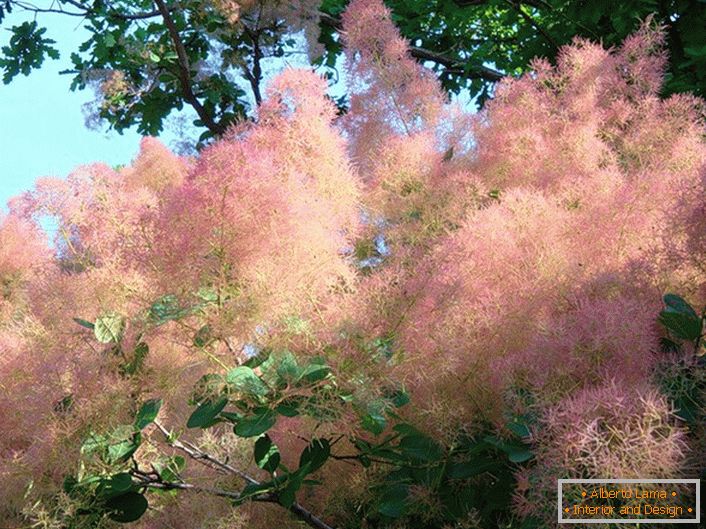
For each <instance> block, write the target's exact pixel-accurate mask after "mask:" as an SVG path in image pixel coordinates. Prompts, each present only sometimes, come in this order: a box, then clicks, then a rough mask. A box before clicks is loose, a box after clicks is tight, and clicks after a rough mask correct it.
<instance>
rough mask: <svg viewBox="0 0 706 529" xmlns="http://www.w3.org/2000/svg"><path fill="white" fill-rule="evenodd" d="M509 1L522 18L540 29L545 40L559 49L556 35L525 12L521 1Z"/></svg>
mask: <svg viewBox="0 0 706 529" xmlns="http://www.w3.org/2000/svg"><path fill="white" fill-rule="evenodd" d="M507 2H508V3H509V4H510V5H511V6H512V7H513V8H514V9H515V10H516V11H517V12H518V13H519V14H520V16H521V17H522V18H524V19H525V21H526V22H527V23H528V24H529V25H530V26H532V27H533V28H534V29H536V30H537V31H539V33H541V35H542V36H543V37H544V40H546V41H547V42H548V43H549V44H550V45H551V46H552V48H554V50H558V49H559V43H558V42H557V41H556V40H554V37H552V36H551V35H550V34H549V32H548V31H547V30H546V29H544V28H543V27H542V26H540V25H539V24H538V23H537V21H536V20H535V19H534V18H532V16H530V15H529V14H528V13H526V12H525V10H524V9H523V8H522V3H521V2H516V1H513V0H507Z"/></svg>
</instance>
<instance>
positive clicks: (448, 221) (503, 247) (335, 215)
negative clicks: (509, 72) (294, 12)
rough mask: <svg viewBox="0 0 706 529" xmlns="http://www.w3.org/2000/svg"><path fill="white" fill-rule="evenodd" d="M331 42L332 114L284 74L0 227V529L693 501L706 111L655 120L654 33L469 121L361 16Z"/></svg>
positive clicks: (365, 4)
mask: <svg viewBox="0 0 706 529" xmlns="http://www.w3.org/2000/svg"><path fill="white" fill-rule="evenodd" d="M66 4H68V3H66ZM70 4H72V5H73V6H74V7H75V8H80V6H76V5H75V4H80V2H75V3H74V2H71V3H70ZM189 5H190V4H189ZM214 5H215V4H214ZM493 5H495V4H493ZM100 6H103V4H100ZM155 6H156V7H155V8H156V9H157V10H159V11H160V12H161V11H163V10H164V8H165V7H168V6H166V4H164V3H162V2H155ZM244 6H245V4H239V3H230V2H222V3H219V5H218V9H219V11H218V12H219V13H221V14H220V15H219V16H221V17H223V16H224V15H223V13H229V14H230V17H231V18H230V19H229V20H230V22H231V23H234V24H236V25H237V24H238V23H240V22H239V21H242V20H245V16H246V15H245V14H244V13H246V12H248V11H247V10H246V7H247V6H245V7H244ZM140 7H142V8H147V7H148V6H147V5H145V6H142V5H141V6H140ZM275 7H277V8H278V9H279V8H281V7H282V6H281V5H280V4H277V5H276V6H275ZM101 8H104V9H110V8H108V7H105V6H103V7H101ZM67 9H68V7H67ZM95 9H98V7H96V8H95ZM175 9H176V10H177V11H178V12H177V13H175V14H174V16H175V17H176V18H175V20H176V21H177V22H175V24H177V30H178V28H179V26H178V24H184V25H185V24H186V20H187V19H186V18H181V19H180V18H179V17H183V16H184V15H183V13H184V12H181V11H179V9H178V8H175ZM168 11H169V10H168ZM106 13H107V12H106ZM169 13H172V11H169ZM180 13H181V14H180ZM339 15H340V20H339V22H337V24H340V28H341V29H340V34H341V35H342V44H343V45H344V48H343V49H344V52H343V53H345V63H344V64H345V70H346V76H347V82H346V86H347V88H348V90H349V94H348V96H347V103H346V106H347V110H346V112H345V113H341V112H340V108H339V107H338V106H337V104H336V102H334V101H332V99H331V98H330V97H328V96H327V95H326V89H327V82H326V79H324V78H322V77H320V76H319V75H317V74H316V73H312V72H311V71H309V70H297V69H291V68H287V69H284V70H283V71H282V72H281V73H280V74H279V75H277V76H276V77H275V78H274V79H273V80H272V81H271V82H270V83H269V84H268V85H267V88H266V89H265V90H264V91H263V93H262V94H261V102H260V104H259V105H258V106H257V108H256V109H255V110H254V114H253V115H252V119H248V120H242V121H237V122H235V123H231V122H230V121H229V118H225V117H223V116H225V114H223V115H221V116H220V120H222V119H225V120H226V121H220V120H219V123H220V124H221V125H222V126H223V127H224V128H223V130H222V131H218V132H219V136H220V138H219V139H217V140H214V141H212V143H211V144H210V145H208V146H206V147H204V148H203V149H202V150H201V151H200V153H199V154H198V155H197V156H194V157H180V156H177V155H175V154H173V153H171V152H170V151H169V150H168V149H166V148H165V147H164V146H163V145H161V144H160V143H159V141H158V140H156V139H154V138H145V139H144V140H143V143H142V146H141V151H140V154H139V155H138V156H137V158H136V159H135V160H134V162H133V163H132V164H131V165H130V166H128V167H122V168H111V167H108V166H105V165H103V164H95V165H90V166H86V167H80V168H78V169H77V170H76V171H75V172H74V173H72V174H71V175H70V176H69V177H68V178H67V179H65V180H63V179H57V178H43V179H40V180H38V181H37V183H36V185H35V187H34V188H33V189H32V190H30V191H28V192H27V193H24V194H23V195H21V196H19V197H16V198H15V199H13V200H12V201H11V202H10V204H9V213H8V214H7V215H6V216H5V217H4V218H3V219H2V224H0V352H1V354H0V387H2V392H0V454H2V459H1V460H0V489H1V490H2V493H3V496H2V497H1V499H0V518H1V519H3V520H7V524H8V525H10V526H11V527H26V526H28V525H30V526H32V527H47V528H49V527H51V528H54V527H98V526H110V525H114V524H117V523H128V522H135V523H136V524H138V525H141V526H143V527H185V528H186V527H252V528H257V527H262V528H269V527H275V526H276V527H299V526H302V525H304V524H306V525H309V526H311V527H317V528H319V529H326V528H330V527H341V528H351V529H353V528H363V527H410V528H437V527H464V528H465V527H468V528H488V527H512V528H523V527H524V528H530V527H551V526H553V525H554V524H555V523H556V521H555V520H556V479H557V478H559V477H562V478H571V477H574V478H613V477H616V476H619V477H622V478H632V477H640V478H652V477H653V478H668V477H703V476H704V458H703V453H704V447H705V445H706V434H705V432H704V424H705V423H704V402H706V401H705V398H706V375H705V374H704V373H705V372H704V362H703V350H704V348H703V343H702V337H703V332H704V331H703V322H704V313H703V312H702V311H701V308H702V307H704V306H705V305H706V290H705V289H704V285H705V284H704V280H703V278H704V272H705V270H704V263H706V259H705V257H706V237H705V234H706V231H705V229H704V228H706V209H705V203H704V184H705V183H706V143H705V142H704V132H705V130H704V110H705V107H704V101H703V99H700V98H698V97H697V96H694V95H691V94H674V95H670V96H668V97H662V96H664V95H665V94H666V92H665V90H664V86H665V84H664V83H665V72H667V71H668V70H669V68H671V67H672V65H671V64H670V63H669V62H668V56H667V54H666V45H667V42H668V41H669V40H668V39H669V38H670V37H669V33H668V31H667V30H666V29H665V28H664V27H662V26H660V25H658V24H657V23H656V22H655V21H654V20H651V21H646V22H645V23H644V24H642V25H641V26H639V28H638V29H637V31H635V32H634V33H633V34H632V35H630V36H629V37H627V38H626V39H625V40H624V41H623V42H622V43H621V44H620V45H619V46H617V47H615V48H613V49H606V48H604V47H603V46H601V45H600V44H597V43H591V42H590V41H588V40H582V39H577V40H575V41H574V43H573V44H571V45H568V46H565V47H563V48H561V49H560V51H559V53H558V54H557V56H556V64H555V65H553V64H551V63H550V62H549V61H547V60H544V59H538V60H535V61H533V62H532V63H531V72H530V73H527V74H525V75H522V76H520V77H518V78H507V79H504V80H502V81H501V82H500V83H499V84H498V85H497V86H496V88H495V93H494V98H493V99H492V100H490V101H488V102H487V103H486V105H485V107H484V109H483V110H482V112H480V113H478V114H474V113H470V112H469V111H468V110H467V109H465V108H463V107H461V106H458V105H455V104H451V103H449V102H448V98H447V94H446V90H445V89H444V87H443V86H442V85H441V84H440V83H439V81H438V79H437V78H436V76H435V75H434V73H433V72H432V71H430V70H429V69H427V68H425V67H424V66H422V65H420V64H419V62H418V61H416V60H415V58H414V52H413V49H412V51H410V46H409V43H408V42H407V41H406V40H405V39H404V38H403V37H402V36H401V34H400V32H399V30H398V28H397V26H396V25H395V24H394V23H393V20H394V19H395V17H394V16H393V14H391V11H390V10H389V9H388V8H387V7H385V6H384V5H383V4H382V2H381V1H380V0H354V1H353V2H351V3H350V5H349V6H348V8H347V10H346V11H345V12H344V13H342V14H339ZM101 16H108V15H106V14H105V13H103V15H101ZM111 16H112V15H111ZM169 16H172V15H169ZM273 16H274V15H273ZM282 16H283V15H277V16H274V20H280V17H282ZM263 17H265V15H264V14H263ZM163 18H164V20H167V19H168V18H169V17H168V16H164V17H163ZM178 20H182V22H178ZM225 20H226V19H225V18H223V22H222V23H223V24H225ZM287 20H289V19H287ZM303 20H308V19H307V18H306V17H304V18H303ZM288 23H291V24H293V26H292V27H298V26H296V24H299V22H296V24H295V22H288ZM167 26H169V24H167ZM184 27H186V26H184ZM153 29H154V31H157V29H156V28H153ZM160 31H161V30H160ZM182 31H185V30H184V29H183V28H182ZM242 31H245V30H244V29H243V30H242ZM170 32H171V33H170ZM167 33H170V34H171V35H172V36H173V29H169V28H168V27H167ZM98 34H100V35H101V36H102V37H101V38H107V37H106V36H107V35H110V32H107V31H103V30H101V31H100V32H98V31H97V33H96V35H98ZM164 38H165V39H166V38H168V37H166V36H164ZM169 38H172V37H169ZM194 38H195V39H196V40H198V35H197V36H196V37H194ZM143 40H144V39H141V38H138V39H137V41H139V42H143ZM116 41H117V39H116ZM144 42H147V43H148V45H150V44H149V43H150V42H154V41H153V40H151V39H146V40H144ZM174 42H176V41H175V39H172V43H174ZM46 44H47V45H49V44H50V43H46ZM109 47H112V46H109ZM166 49H167V46H166V45H165V50H166ZM155 53H156V54H158V55H159V53H160V52H157V51H155ZM166 53H168V52H166ZM179 55H180V52H177V58H176V59H174V60H176V61H181V60H182V59H180V58H179ZM162 57H166V55H159V57H158V59H159V61H161V60H162ZM165 60H166V59H165ZM169 60H172V59H169ZM159 61H157V60H155V61H154V62H155V63H159ZM165 68H166V66H165ZM116 71H119V70H116ZM189 71H190V70H189ZM165 75H166V74H165ZM177 75H178V74H177ZM673 79H674V77H670V78H669V81H668V82H672V80H673ZM160 82H161V81H160ZM179 82H181V81H179ZM183 89H184V85H181V88H180V89H179V90H183ZM221 89H222V87H218V88H215V89H214V90H216V93H220V90H221ZM155 90H159V89H157V88H155ZM224 90H225V88H224ZM668 91H669V89H667V92H668ZM174 93H177V92H174ZM179 93H181V96H179V97H184V93H185V92H179ZM226 93H227V91H226ZM195 97H196V99H195V100H196V101H197V102H199V104H200V105H202V106H203V108H204V109H205V110H206V111H208V112H211V111H212V110H214V109H216V108H222V109H223V112H226V113H227V112H229V111H228V110H227V109H228V108H230V107H229V106H228V105H231V104H232V101H231V103H228V105H226V106H224V107H218V105H217V104H216V103H214V106H213V107H207V105H206V104H205V103H203V100H202V99H201V95H199V96H195ZM139 101H142V102H143V103H144V101H147V100H144V99H142V98H141V99H139ZM143 103H140V104H143ZM144 104H146V103H144ZM171 104H172V103H170V104H169V105H168V106H170V105H171ZM174 104H176V103H174ZM142 108H144V109H146V108H147V106H144V107H142ZM165 108H166V107H165ZM217 112H220V110H219V111H217ZM134 116H138V114H134ZM135 119H137V118H135ZM204 123H205V122H204ZM226 124H228V126H227V127H226ZM145 130H146V129H145ZM47 223H51V224H52V225H53V226H56V237H55V238H54V240H51V241H50V240H47V236H46V233H45V232H44V231H43V230H42V225H44V226H46V225H47ZM674 293H678V294H679V295H676V294H674ZM694 307H696V309H695V308H694Z"/></svg>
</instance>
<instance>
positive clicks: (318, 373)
mask: <svg viewBox="0 0 706 529" xmlns="http://www.w3.org/2000/svg"><path fill="white" fill-rule="evenodd" d="M330 372H331V368H330V367H328V366H326V365H322V364H309V365H308V366H306V367H305V368H304V371H303V372H302V373H301V376H300V380H303V381H305V382H308V383H310V384H313V383H315V382H319V381H321V380H323V379H325V378H326V377H327V376H328V374H329V373H330Z"/></svg>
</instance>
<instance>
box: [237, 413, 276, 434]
mask: <svg viewBox="0 0 706 529" xmlns="http://www.w3.org/2000/svg"><path fill="white" fill-rule="evenodd" d="M276 422H277V415H275V412H274V411H272V410H271V409H269V408H256V409H255V415H249V416H246V417H243V418H242V419H241V420H240V421H238V424H236V425H235V428H233V431H234V432H235V434H236V435H239V436H240V437H257V436H258V435H261V434H263V433H265V432H266V431H267V430H269V429H270V428H272V427H273V426H274V425H275V423H276Z"/></svg>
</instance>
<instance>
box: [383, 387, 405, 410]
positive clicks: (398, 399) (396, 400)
mask: <svg viewBox="0 0 706 529" xmlns="http://www.w3.org/2000/svg"><path fill="white" fill-rule="evenodd" d="M387 398H388V399H389V400H390V402H392V405H393V406H394V407H395V408H401V407H402V406H405V405H407V404H409V394H408V393H407V392H406V391H405V390H403V389H398V390H396V391H394V392H393V393H392V394H390V395H388V396H387Z"/></svg>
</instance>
